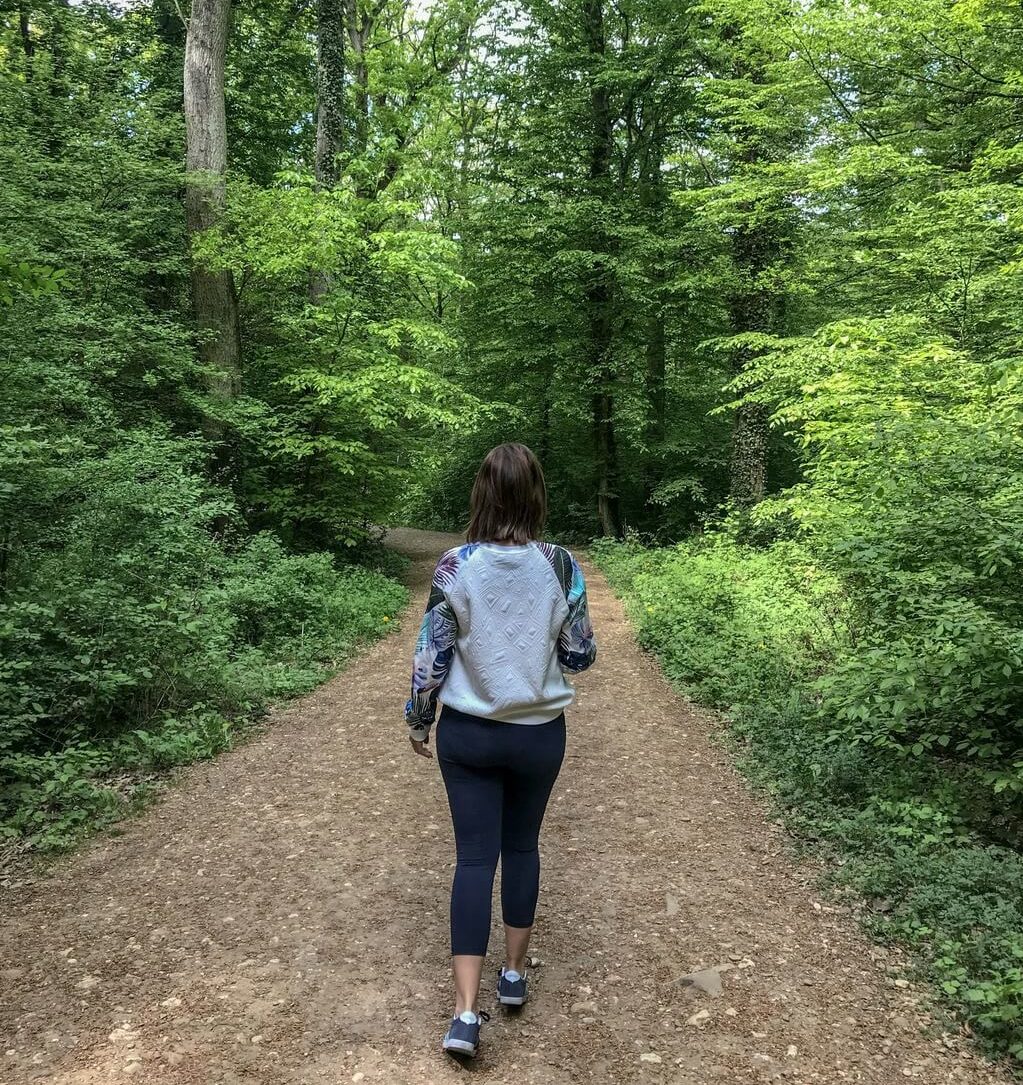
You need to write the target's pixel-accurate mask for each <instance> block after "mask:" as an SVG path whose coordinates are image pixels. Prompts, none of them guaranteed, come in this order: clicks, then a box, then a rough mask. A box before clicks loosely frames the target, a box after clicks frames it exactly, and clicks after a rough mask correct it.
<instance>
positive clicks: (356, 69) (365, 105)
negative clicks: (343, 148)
mask: <svg viewBox="0 0 1023 1085" xmlns="http://www.w3.org/2000/svg"><path fill="white" fill-rule="evenodd" d="M344 5H345V22H346V24H347V30H348V44H349V45H350V46H351V50H352V65H351V67H352V82H353V84H354V90H355V141H356V145H357V149H358V150H359V151H360V152H361V151H365V150H366V147H367V144H368V141H369V67H368V63H367V61H366V49H367V47H368V45H369V36H370V32H371V31H372V29H373V23H374V21H375V16H374V15H373V13H371V12H369V11H365V10H364V11H360V10H359V4H358V0H344Z"/></svg>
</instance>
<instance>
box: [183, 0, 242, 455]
mask: <svg viewBox="0 0 1023 1085" xmlns="http://www.w3.org/2000/svg"><path fill="white" fill-rule="evenodd" d="M230 25H231V0H195V2H194V4H193V5H192V11H191V14H190V16H189V19H188V32H187V36H186V39H185V73H184V103H185V138H186V165H187V169H188V175H187V181H186V188H185V209H186V215H187V224H188V233H189V236H190V237H191V238H192V239H193V240H194V239H195V237H196V236H197V235H199V234H201V233H203V232H204V231H206V230H209V229H210V228H211V227H213V226H215V225H216V224H217V223H218V222H219V221H220V218H221V216H222V214H223V210H224V183H225V173H226V171H227V114H226V108H225V102H224V65H225V60H226V56H227V39H228V34H229V31H230ZM192 302H193V306H194V309H195V317H196V322H197V324H198V326H199V332H200V336H201V339H200V343H199V354H200V357H201V359H202V361H203V362H204V363H205V366H206V381H207V390H208V392H209V404H208V410H207V413H206V422H205V432H206V436H207V437H208V438H209V439H210V440H212V441H215V442H217V444H218V446H219V447H220V453H219V460H220V462H221V464H222V465H227V464H228V463H229V462H230V459H231V457H230V455H229V454H228V453H227V451H226V448H225V442H226V441H227V439H228V426H227V422H226V414H227V412H226V411H225V409H224V408H225V407H226V406H227V405H228V404H229V403H230V401H231V400H233V399H234V398H235V396H236V395H237V393H238V390H239V387H240V384H241V362H242V352H241V329H240V326H239V321H238V298H237V294H236V292H235V284H234V277H233V275H232V274H231V272H230V270H227V269H223V268H220V269H212V268H210V267H208V266H206V264H205V263H204V262H203V261H202V260H199V259H193V261H192Z"/></svg>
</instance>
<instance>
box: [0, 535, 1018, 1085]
mask: <svg viewBox="0 0 1023 1085" xmlns="http://www.w3.org/2000/svg"><path fill="white" fill-rule="evenodd" d="M453 541H454V540H453V539H452V538H451V537H449V536H444V535H435V534H429V533H425V532H409V531H401V532H396V533H394V543H395V545H398V546H399V547H401V548H402V549H405V550H406V551H408V552H411V553H412V554H413V556H414V557H415V559H416V561H415V566H414V569H413V575H414V578H415V586H416V589H417V595H416V599H415V601H414V603H413V604H412V613H411V614H410V615H409V616H408V617H407V619H406V620H405V622H404V626H403V629H402V632H401V634H400V636H398V637H392V638H389V639H387V640H385V641H383V642H381V643H379V644H377V645H375V646H374V647H373V648H371V649H370V650H369V651H368V652H367V653H366V654H365V655H363V656H362V657H361V658H360V659H358V660H357V661H356V662H355V663H354V664H353V665H352V666H351V667H349V668H348V669H347V670H346V671H345V672H344V673H342V674H340V675H338V677H337V678H335V679H334V680H333V681H332V682H330V683H328V684H327V685H326V686H324V687H323V688H322V689H320V690H319V691H318V692H317V693H315V694H313V695H312V696H310V697H307V698H305V699H304V700H302V701H300V702H296V703H295V704H294V705H292V706H291V707H289V708H288V709H287V710H285V711H282V712H280V713H279V716H278V719H277V720H276V722H275V724H274V726H273V727H272V729H270V730H269V731H268V732H267V733H266V734H265V735H264V736H263V737H261V738H259V739H257V740H255V741H253V742H251V743H250V744H249V745H246V746H244V747H242V748H240V749H237V750H235V751H233V752H231V753H229V754H227V755H226V756H224V757H221V758H220V759H219V760H218V761H216V762H215V763H212V764H206V765H201V766H197V767H195V768H193V769H192V770H190V771H189V772H188V773H187V775H186V777H185V780H184V782H183V784H182V785H181V786H179V787H177V788H175V789H174V790H173V791H172V792H171V793H169V794H168V795H167V797H166V798H165V799H164V800H163V801H161V802H160V803H159V804H158V805H157V806H155V807H154V808H152V809H151V810H150V811H149V812H148V813H147V814H146V815H145V816H144V817H142V818H140V819H138V820H136V821H134V822H132V823H129V824H128V825H127V826H126V828H125V831H124V833H123V835H121V836H118V837H108V838H106V839H104V840H102V841H101V842H99V843H97V844H96V845H94V846H92V847H91V848H89V849H87V850H86V851H84V852H83V853H80V854H79V855H77V856H75V857H73V858H72V859H71V860H69V861H67V862H66V863H64V864H61V865H60V866H59V867H57V868H56V869H55V870H53V871H52V873H50V874H49V875H47V876H46V877H44V878H42V879H40V880H38V881H36V882H34V883H32V884H30V885H28V886H26V887H24V888H22V889H18V890H15V891H13V892H11V893H9V894H8V899H7V900H6V901H5V902H4V906H5V911H6V913H7V914H6V915H5V917H4V919H3V927H2V933H0V939H2V957H3V960H2V962H0V1082H2V1083H4V1085H20V1083H22V1082H35V1081H46V1082H53V1083H55V1085H72V1083H73V1085H86V1083H88V1085H98V1083H106V1082H119V1081H121V1080H122V1079H124V1078H127V1077H131V1076H135V1077H137V1079H138V1080H139V1081H144V1082H146V1083H147V1085H148V1083H154V1085H162V1083H168V1085H170V1083H175V1085H178V1083H182V1085H183V1083H199V1082H201V1083H210V1085H214V1083H217V1085H256V1083H260V1085H286V1083H287V1085H290V1083H298V1082H309V1083H320V1082H331V1083H344V1082H367V1083H368V1082H377V1081H378V1082H387V1083H388V1085H430V1083H447V1082H455V1081H460V1080H465V1076H464V1075H465V1074H466V1073H476V1074H479V1075H480V1079H481V1080H484V1081H487V1082H490V1083H493V1085H513V1083H516V1085H518V1083H522V1082H525V1083H530V1085H541V1083H542V1085H560V1083H567V1082H596V1083H601V1085H604V1083H609V1085H611V1083H613V1085H617V1083H625V1082H671V1083H686V1085H689V1083H693V1085H696V1083H703V1082H712V1081H721V1082H726V1083H733V1082H744V1081H767V1080H775V1079H780V1080H784V1081H786V1082H795V1083H802V1082H846V1081H848V1082H903V1081H905V1080H907V1078H910V1079H912V1078H915V1079H917V1080H919V1081H921V1082H930V1083H934V1085H937V1083H939V1082H941V1083H944V1082H969V1083H979V1082H987V1083H993V1082H1005V1081H1008V1078H1007V1077H1005V1076H1003V1075H1002V1074H1001V1073H1000V1072H998V1071H996V1070H995V1069H993V1068H990V1067H987V1066H986V1065H985V1064H984V1063H983V1062H982V1061H981V1060H980V1059H979V1058H978V1057H977V1056H976V1055H974V1054H973V1053H972V1052H971V1051H970V1050H969V1048H968V1047H966V1046H964V1045H963V1044H961V1043H960V1041H959V1040H957V1039H951V1038H948V1037H942V1036H941V1035H940V1034H939V1033H938V1032H937V1031H936V1030H935V1029H934V1028H933V1027H931V1028H928V1018H927V1016H926V1014H925V1013H924V1012H923V1011H922V1009H921V1004H920V1000H921V995H920V993H919V992H918V991H917V990H915V989H914V987H912V986H909V985H906V984H905V981H904V980H901V979H900V978H898V972H897V967H898V961H897V958H895V957H894V956H889V955H886V954H885V953H884V951H882V950H880V949H878V948H876V947H872V946H871V945H870V944H869V943H868V942H866V941H865V940H864V939H863V938H862V937H860V936H859V935H858V934H857V933H856V931H855V925H854V923H853V921H852V919H851V918H850V917H848V916H847V915H844V914H842V913H841V912H839V911H836V910H833V909H831V908H830V907H828V906H826V905H824V906H822V904H821V902H820V901H818V900H816V899H815V896H814V893H813V891H812V889H811V888H809V886H810V881H811V879H810V876H809V873H808V872H807V871H806V870H801V869H800V868H799V867H797V866H796V865H794V864H793V863H792V861H791V860H790V859H789V858H788V857H787V855H786V852H785V846H784V838H783V836H782V834H781V832H780V830H778V829H777V828H776V827H775V826H773V825H772V824H770V823H769V822H768V821H767V820H766V819H765V816H764V812H763V809H762V808H761V806H760V805H759V804H758V803H757V802H755V801H754V800H753V799H751V797H750V796H749V794H748V792H747V791H746V789H745V787H744V786H743V784H742V783H741V781H740V780H739V779H738V778H737V776H736V775H735V773H734V772H733V771H732V769H731V768H730V766H729V765H728V763H727V760H726V758H725V757H724V755H723V754H722V753H721V752H720V750H719V749H718V748H717V747H716V746H715V745H714V744H713V743H712V742H711V741H710V739H709V733H710V731H711V729H712V726H713V720H712V719H711V718H710V717H709V716H708V715H706V714H703V713H699V712H697V711H694V709H693V708H692V707H691V706H688V705H686V704H685V703H683V702H681V701H680V700H679V699H678V698H677V697H676V696H675V695H674V694H673V693H672V691H671V690H670V688H669V687H668V685H667V683H666V682H665V681H664V680H663V678H661V676H660V674H659V672H658V671H657V669H656V667H655V666H654V664H653V663H652V662H651V660H649V659H648V658H646V657H645V656H644V655H643V654H642V653H641V652H640V651H639V649H638V648H637V647H636V644H635V641H634V640H633V638H632V635H631V633H630V631H629V628H628V626H627V624H626V622H625V619H624V617H623V615H622V610H621V607H620V605H619V603H618V602H617V601H616V600H615V599H614V597H613V596H612V595H611V593H610V591H609V590H608V588H607V586H606V584H605V583H604V581H603V578H602V577H600V576H599V574H597V573H596V572H595V571H594V570H592V569H589V570H588V574H589V582H590V591H591V605H592V611H593V619H594V624H595V626H596V630H597V636H598V640H599V645H600V653H601V658H600V661H599V662H598V664H597V666H596V667H595V668H594V669H593V670H592V671H591V672H589V673H588V674H586V675H583V676H581V678H580V679H579V682H578V686H579V698H578V701H577V704H576V706H575V707H574V709H573V710H571V714H570V716H569V735H570V737H569V753H568V757H567V759H566V762H565V768H564V771H563V773H562V776H561V779H560V781H559V783H558V786H557V788H556V790H555V795H554V800H553V804H552V807H551V810H550V813H549V815H548V822H547V826H546V829H545V836H544V839H543V844H542V851H543V854H544V860H545V883H544V888H543V892H542V896H541V907H540V918H539V921H538V928H537V937H536V940H535V952H536V953H537V954H538V955H539V957H540V958H541V959H542V960H543V961H544V964H543V965H542V967H540V968H538V969H537V970H536V972H535V973H534V987H533V991H534V999H533V1001H532V1002H531V1004H530V1005H529V1006H528V1007H526V1010H525V1012H524V1013H522V1014H521V1015H520V1016H517V1017H510V1016H505V1015H502V1014H501V1013H496V1012H495V1013H494V1018H493V1020H492V1022H491V1023H490V1025H489V1026H488V1028H487V1030H486V1032H485V1040H486V1050H485V1054H484V1055H483V1056H481V1058H480V1059H479V1060H477V1062H476V1064H474V1065H473V1066H472V1067H471V1069H470V1070H464V1069H461V1068H459V1067H458V1066H457V1065H456V1064H454V1063H453V1062H449V1061H446V1057H445V1056H443V1055H441V1054H440V1052H439V1050H438V1046H439V1040H440V1036H441V1033H442V1031H443V1028H444V1024H445V1021H446V1019H447V1017H448V1014H449V1012H450V1003H449V995H448V985H447V974H448V972H447V892H448V887H449V880H450V876H451V867H452V860H453V848H452V843H451V832H450V823H449V821H448V815H447V808H446V805H445V802H444V795H443V788H442V785H441V781H440V776H439V773H438V772H437V769H436V762H429V763H428V762H425V761H423V760H421V759H418V758H415V757H414V756H413V755H412V753H411V751H410V749H409V747H408V744H407V742H406V740H405V737H404V731H403V727H402V724H401V722H400V712H401V706H402V703H403V701H404V697H405V688H406V684H407V672H408V668H409V657H410V651H411V645H412V642H413V641H414V639H415V634H416V627H417V625H418V618H419V612H420V609H421V607H422V605H423V599H424V597H425V585H426V581H427V580H428V579H429V573H430V571H431V569H432V567H433V560H434V559H435V557H436V556H437V554H438V553H439V552H440V550H442V549H444V548H445V547H446V546H449V545H451V544H452V542H453ZM497 919H498V916H497V915H496V914H495V923H496V921H497ZM496 950H497V942H496V939H495V941H494V943H492V956H493V964H494V966H495V967H496V965H497V964H498V963H499V961H498V958H497V956H496V952H495V951H496ZM715 965H722V966H724V968H723V970H722V971H721V972H720V976H721V981H722V984H723V992H722V993H721V995H720V997H717V998H709V997H707V996H706V995H696V997H689V996H687V993H686V989H685V987H684V985H682V984H680V983H678V982H677V979H678V977H680V976H682V975H683V974H685V973H688V972H691V971H693V970H695V969H698V968H701V967H711V966H715ZM492 976H493V973H492V971H491V970H490V969H488V975H487V983H488V996H487V998H486V999H485V1000H484V1006H487V1005H488V1003H489V1002H492V995H490V993H489V986H490V982H491V979H492ZM692 994H693V992H692V991H691V990H690V992H689V995H692ZM491 1008H493V1007H491Z"/></svg>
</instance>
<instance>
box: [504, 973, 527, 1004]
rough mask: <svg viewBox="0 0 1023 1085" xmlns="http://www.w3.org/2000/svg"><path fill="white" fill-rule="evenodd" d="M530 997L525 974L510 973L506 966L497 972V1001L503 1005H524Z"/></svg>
mask: <svg viewBox="0 0 1023 1085" xmlns="http://www.w3.org/2000/svg"><path fill="white" fill-rule="evenodd" d="M528 997H529V992H528V990H527V989H526V977H525V975H524V974H523V975H519V973H518V972H511V973H509V972H508V971H506V970H505V969H504V968H502V969H501V971H500V972H498V973H497V1001H498V1002H500V1003H501V1005H502V1006H523V1005H525V1002H526V999H527V998H528Z"/></svg>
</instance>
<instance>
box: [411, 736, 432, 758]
mask: <svg viewBox="0 0 1023 1085" xmlns="http://www.w3.org/2000/svg"><path fill="white" fill-rule="evenodd" d="M409 742H411V743H412V749H413V750H415V751H416V753H417V754H419V756H420V757H433V751H432V750H431V749H429V743H430V736H429V735H427V736H426V738H425V739H423V741H422V742H417V741H416V740H415V739H414V738H411V737H410V738H409Z"/></svg>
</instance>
